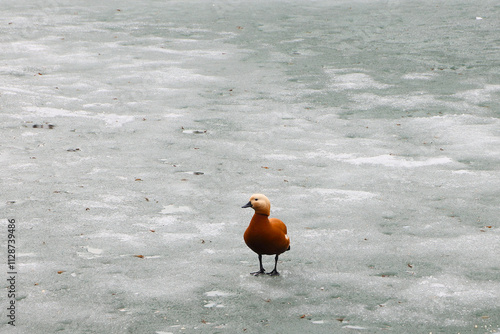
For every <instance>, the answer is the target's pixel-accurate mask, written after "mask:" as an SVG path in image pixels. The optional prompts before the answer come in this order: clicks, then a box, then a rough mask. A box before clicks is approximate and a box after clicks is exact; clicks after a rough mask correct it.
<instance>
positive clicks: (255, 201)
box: [242, 194, 290, 276]
mask: <svg viewBox="0 0 500 334" xmlns="http://www.w3.org/2000/svg"><path fill="white" fill-rule="evenodd" d="M242 208H252V209H254V210H255V213H254V215H253V217H252V220H250V224H249V225H248V227H247V229H246V231H245V234H243V239H244V240H245V243H246V245H247V246H248V247H249V248H250V249H251V250H253V251H254V252H255V253H257V255H258V257H259V265H260V268H259V271H256V272H253V273H250V274H252V275H254V276H259V275H261V274H264V273H266V271H265V270H264V267H263V266H262V255H275V257H274V269H273V271H271V272H270V273H267V274H268V275H270V276H279V272H278V270H277V268H276V267H277V266H278V257H279V255H280V254H282V253H284V252H286V251H287V250H290V238H289V237H288V234H287V228H286V225H285V223H283V222H282V221H281V220H279V219H277V218H269V215H270V213H271V202H270V201H269V199H268V198H267V197H266V196H265V195H263V194H253V195H252V197H250V201H248V203H247V204H245V205H243V206H242Z"/></svg>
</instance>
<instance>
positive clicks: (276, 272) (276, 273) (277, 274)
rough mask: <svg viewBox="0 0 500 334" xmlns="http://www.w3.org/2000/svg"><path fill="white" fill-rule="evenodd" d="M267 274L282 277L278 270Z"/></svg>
mask: <svg viewBox="0 0 500 334" xmlns="http://www.w3.org/2000/svg"><path fill="white" fill-rule="evenodd" d="M267 274H268V275H269V276H279V275H280V273H279V272H278V271H277V270H276V269H274V270H273V271H271V272H270V273H267Z"/></svg>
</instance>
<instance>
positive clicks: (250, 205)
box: [242, 202, 252, 208]
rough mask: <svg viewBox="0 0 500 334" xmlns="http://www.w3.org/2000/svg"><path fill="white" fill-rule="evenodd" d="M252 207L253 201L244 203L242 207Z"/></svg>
mask: <svg viewBox="0 0 500 334" xmlns="http://www.w3.org/2000/svg"><path fill="white" fill-rule="evenodd" d="M251 207H252V203H251V202H248V203H247V204H245V205H243V206H242V208H251Z"/></svg>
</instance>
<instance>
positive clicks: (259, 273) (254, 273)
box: [250, 269, 266, 276]
mask: <svg viewBox="0 0 500 334" xmlns="http://www.w3.org/2000/svg"><path fill="white" fill-rule="evenodd" d="M265 273H266V271H265V270H264V269H261V270H259V271H255V272H253V273H250V275H254V276H259V275H261V274H265Z"/></svg>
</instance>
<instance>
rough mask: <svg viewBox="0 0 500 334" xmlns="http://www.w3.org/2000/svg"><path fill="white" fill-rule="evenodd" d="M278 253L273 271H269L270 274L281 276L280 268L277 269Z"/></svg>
mask: <svg viewBox="0 0 500 334" xmlns="http://www.w3.org/2000/svg"><path fill="white" fill-rule="evenodd" d="M278 256H279V255H278V254H276V257H275V258H274V269H273V271H271V272H270V273H267V274H268V275H271V276H279V274H280V273H279V272H278V270H276V267H277V266H278Z"/></svg>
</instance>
